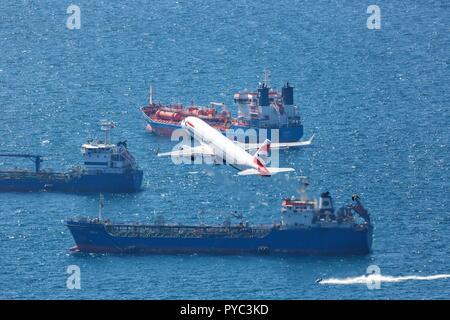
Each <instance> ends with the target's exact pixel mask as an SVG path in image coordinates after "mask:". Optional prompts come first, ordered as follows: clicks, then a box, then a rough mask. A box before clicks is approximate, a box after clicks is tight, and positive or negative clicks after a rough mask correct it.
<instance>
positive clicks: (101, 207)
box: [98, 193, 105, 221]
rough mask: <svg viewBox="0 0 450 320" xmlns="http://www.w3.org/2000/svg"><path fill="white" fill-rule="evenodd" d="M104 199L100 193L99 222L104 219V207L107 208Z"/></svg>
mask: <svg viewBox="0 0 450 320" xmlns="http://www.w3.org/2000/svg"><path fill="white" fill-rule="evenodd" d="M104 200H105V199H104V197H103V193H100V199H99V202H98V220H99V221H102V219H103V217H102V216H103V207H104V206H105V204H104Z"/></svg>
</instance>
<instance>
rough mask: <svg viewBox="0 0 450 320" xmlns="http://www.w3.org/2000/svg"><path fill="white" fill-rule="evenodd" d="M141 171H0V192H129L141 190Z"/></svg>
mask: <svg viewBox="0 0 450 320" xmlns="http://www.w3.org/2000/svg"><path fill="white" fill-rule="evenodd" d="M142 178H143V172H142V171H141V170H135V171H131V172H127V173H124V174H113V173H98V174H85V173H83V174H79V175H74V174H68V173H67V174H62V173H44V172H41V173H32V172H26V173H25V172H2V173H1V174H0V191H17V192H27V191H60V192H76V193H93V192H110V193H130V192H137V191H139V190H140V189H141V185H142Z"/></svg>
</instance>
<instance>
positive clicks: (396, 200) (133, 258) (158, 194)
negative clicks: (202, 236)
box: [0, 0, 450, 299]
mask: <svg viewBox="0 0 450 320" xmlns="http://www.w3.org/2000/svg"><path fill="white" fill-rule="evenodd" d="M71 3H73V4H76V5H78V6H79V7H80V9H81V28H80V29H79V30H69V29H68V28H67V27H66V20H67V18H68V17H69V14H67V13H66V10H67V7H68V6H69V5H70V4H71ZM371 4H372V3H371V2H370V1H369V2H361V1H355V0H352V1H325V0H314V1H313V0H307V1H291V0H278V1H248V0H245V1H244V0H241V1H219V0H208V1H186V0H179V1H173V0H168V1H143V0H137V1H86V0H74V1H73V2H70V3H69V2H67V3H65V2H61V1H39V2H38V1H11V0H3V1H1V2H0V48H1V49H0V50H1V51H0V110H1V113H0V114H1V117H0V136H1V137H2V138H1V140H0V152H14V153H37V154H42V155H44V156H46V158H47V160H46V161H45V162H44V165H43V166H44V167H45V168H53V169H54V170H66V169H68V168H70V167H71V166H73V165H77V164H80V163H81V156H80V145H81V144H82V143H84V142H85V140H86V139H87V138H89V137H95V136H96V135H98V133H99V132H98V121H99V120H100V119H112V120H113V121H115V122H116V124H117V128H116V129H115V130H114V131H113V133H112V135H113V139H114V140H115V141H117V140H119V139H120V140H123V139H127V140H128V144H129V149H130V151H131V152H132V153H133V154H134V155H135V157H136V159H137V161H138V162H139V164H140V166H141V168H142V169H143V170H144V172H145V177H144V189H143V191H142V192H139V193H136V194H129V195H105V212H104V215H105V216H106V217H108V218H109V219H111V220H113V221H118V222H119V221H120V222H125V221H128V222H142V223H152V222H153V221H154V218H155V216H157V215H163V216H164V218H165V220H166V221H168V222H170V223H186V224H201V223H203V224H220V223H222V221H223V220H224V219H225V218H226V217H227V216H228V215H229V213H230V212H233V211H235V210H237V211H239V212H241V213H243V214H244V216H245V219H246V220H247V221H249V222H250V223H251V224H259V223H272V222H273V221H278V220H279V213H280V204H281V199H282V198H283V197H290V196H291V195H295V194H296V188H297V180H296V179H295V177H296V175H306V176H308V177H309V179H310V182H311V188H310V191H311V193H314V194H316V195H318V194H319V193H320V192H322V191H330V192H331V194H332V195H333V196H334V197H335V199H336V204H337V205H343V204H344V203H346V202H348V201H349V200H350V197H351V194H352V193H358V194H359V195H360V196H361V199H362V200H363V202H364V204H365V206H366V207H367V208H368V209H369V211H370V213H371V215H372V219H373V222H374V225H375V230H374V242H373V252H372V253H371V254H368V255H366V256H342V257H340V256H339V257H323V256H270V255H269V256H247V255H231V256H222V255H148V256H145V255H129V256H127V255H89V254H72V253H70V252H69V248H70V247H71V246H73V245H74V241H73V239H72V237H71V235H70V233H69V232H68V229H67V228H66V227H65V226H64V223H63V222H64V220H65V219H66V218H68V217H72V216H81V215H89V216H95V215H96V214H97V210H98V195H96V194H92V195H77V194H64V193H0V217H1V219H0V299H54V298H56V299H213V298H225V299H244V298H247V299H248V298H250V299H254V298H263V299H265V298H267V299H449V298H450V279H449V278H445V276H444V277H440V278H439V277H438V278H427V277H429V276H433V275H448V274H450V210H449V208H450V182H449V178H450V174H449V173H450V169H449V158H450V144H449V137H450V112H449V108H450V93H449V87H450V67H449V65H450V5H449V3H448V2H447V1H436V0H432V1H425V2H417V1H398V0H394V1H392V0H391V1H385V0H381V1H377V2H376V4H377V5H378V6H379V7H380V9H381V29H379V30H369V29H368V28H367V26H366V21H367V18H368V17H369V16H370V14H368V13H366V10H367V7H368V6H369V5H371ZM265 68H267V69H270V70H271V71H272V77H271V83H272V85H273V86H274V87H281V86H282V84H283V83H284V82H285V81H289V82H290V83H292V84H293V85H294V86H295V100H296V102H297V103H298V105H299V106H300V111H301V115H302V117H303V121H304V126H305V138H307V137H309V136H310V135H311V134H313V133H316V138H315V140H314V146H312V147H310V148H304V149H298V150H288V151H283V152H282V153H281V165H282V166H292V167H294V168H295V169H296V171H297V172H296V174H290V175H285V174H281V175H277V176H273V177H271V178H270V179H263V178H260V177H238V176H237V175H236V171H235V170H233V169H232V168H230V167H218V166H215V167H211V166H206V165H197V166H189V165H185V166H176V165H174V164H172V162H171V161H170V159H167V158H158V157H156V155H155V154H156V152H157V151H158V150H164V151H166V150H167V151H169V150H171V148H172V147H173V146H174V144H175V143H174V142H171V141H170V139H167V138H162V137H156V136H152V135H150V134H148V133H147V132H146V131H145V125H146V123H145V120H144V118H143V117H142V115H141V114H140V111H139V107H140V106H142V105H144V104H146V103H147V102H148V88H149V86H150V85H151V84H152V85H153V87H154V90H155V95H156V100H157V101H161V102H163V103H169V102H183V103H184V104H190V102H191V100H194V101H195V102H196V103H199V104H207V103H208V102H209V101H224V102H225V103H226V104H227V105H228V106H229V108H230V109H231V110H233V111H236V107H235V105H234V104H233V94H234V93H235V92H236V91H238V90H240V89H243V88H248V89H253V88H255V86H256V84H257V83H258V81H260V75H261V72H262V70H263V69H265ZM14 166H18V167H30V168H31V167H32V163H31V162H27V160H24V161H18V160H15V161H14V162H12V161H10V160H7V159H0V168H2V169H5V168H11V167H14ZM70 265H77V266H79V268H80V271H81V289H79V290H77V289H73V290H70V289H68V288H67V286H66V281H67V278H68V276H69V275H68V274H67V273H66V271H67V268H68V266H70ZM371 265H376V266H378V267H379V268H380V270H381V274H382V275H383V276H386V278H383V279H384V280H383V281H382V282H381V286H380V288H379V289H373V290H369V288H368V287H367V286H366V285H365V284H361V283H360V281H358V277H361V276H364V275H365V274H366V269H367V267H369V266H371ZM389 276H391V277H393V278H390V277H389ZM403 276H419V277H425V278H406V279H403V278H398V277H403ZM319 278H322V279H326V280H327V279H328V280H327V281H325V283H322V284H319V283H316V279H319ZM346 278H349V279H347V280H345V281H336V280H339V279H341V280H342V279H346ZM329 279H335V280H332V281H329Z"/></svg>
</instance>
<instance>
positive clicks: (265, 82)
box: [263, 69, 270, 87]
mask: <svg viewBox="0 0 450 320" xmlns="http://www.w3.org/2000/svg"><path fill="white" fill-rule="evenodd" d="M269 81H270V70H269V69H264V70H263V85H264V86H265V87H269V85H270V84H269Z"/></svg>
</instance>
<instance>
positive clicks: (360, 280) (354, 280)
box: [319, 274, 450, 285]
mask: <svg viewBox="0 0 450 320" xmlns="http://www.w3.org/2000/svg"><path fill="white" fill-rule="evenodd" d="M448 278H450V274H436V275H431V276H401V277H393V276H383V275H382V274H370V275H367V276H359V277H350V278H341V279H338V278H329V279H323V280H321V281H320V282H319V283H320V284H343V285H345V284H367V283H374V282H379V283H382V282H402V281H409V280H420V281H424V280H425V281H426V280H438V279H448Z"/></svg>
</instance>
